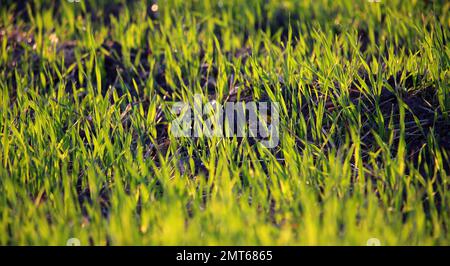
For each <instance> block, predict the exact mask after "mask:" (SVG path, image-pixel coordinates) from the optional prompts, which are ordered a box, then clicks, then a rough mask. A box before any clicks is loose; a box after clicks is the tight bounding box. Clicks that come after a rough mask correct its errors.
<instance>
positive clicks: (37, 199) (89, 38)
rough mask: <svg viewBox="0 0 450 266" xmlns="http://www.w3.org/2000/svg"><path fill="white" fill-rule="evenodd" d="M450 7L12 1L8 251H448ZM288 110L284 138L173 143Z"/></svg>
mask: <svg viewBox="0 0 450 266" xmlns="http://www.w3.org/2000/svg"><path fill="white" fill-rule="evenodd" d="M449 11H450V3H449V2H447V1H431V0H429V1H425V0H424V1H419V0H411V1H401V0H389V1H388V0H381V2H378V3H377V2H376V1H365V0H358V1H350V0H314V1H295V0H282V1H279V0H245V1H241V0H204V1H200V0H165V1H162V0H158V1H156V0H140V1H130V0H111V1H105V0H80V1H68V0H64V1H63V0H61V1H51V0H34V1H12V0H2V1H1V4H0V92H1V98H0V245H66V241H67V240H68V239H70V238H77V239H79V240H80V242H81V245H366V242H367V240H368V239H371V238H377V239H379V240H380V243H381V245H450V205H449V204H450V191H449V189H450V184H449V181H450V177H449V176H450V163H449V161H450V158H449V156H450V48H449V45H448V44H449V41H450V40H449V36H450V12H449ZM194 95H201V100H202V102H204V103H206V102H211V101H215V102H216V103H221V104H224V103H226V102H251V101H253V102H277V103H278V104H279V106H280V110H279V143H278V145H276V146H275V147H266V146H264V145H262V144H261V142H260V141H259V140H258V139H255V138H251V137H243V138H241V137H237V136H233V137H206V136H203V137H175V136H173V135H172V134H171V131H170V128H171V126H172V125H171V121H172V120H173V119H174V114H173V113H172V112H171V107H172V106H173V104H174V103H175V102H185V103H193V101H194Z"/></svg>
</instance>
